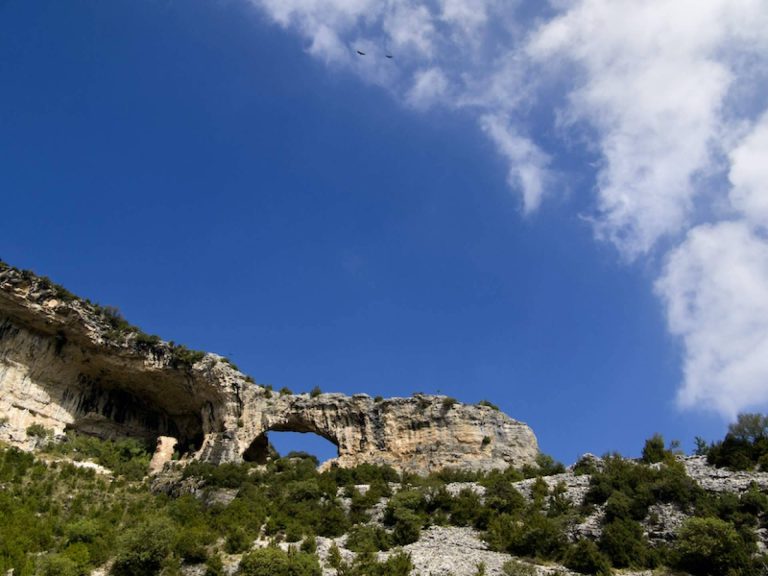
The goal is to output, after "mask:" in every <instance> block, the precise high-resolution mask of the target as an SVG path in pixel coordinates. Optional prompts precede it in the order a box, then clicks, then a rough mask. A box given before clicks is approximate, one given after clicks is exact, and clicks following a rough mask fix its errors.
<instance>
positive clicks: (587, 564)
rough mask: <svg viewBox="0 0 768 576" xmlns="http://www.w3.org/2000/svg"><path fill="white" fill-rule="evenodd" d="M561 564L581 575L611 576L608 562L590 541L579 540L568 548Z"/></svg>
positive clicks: (611, 572)
mask: <svg viewBox="0 0 768 576" xmlns="http://www.w3.org/2000/svg"><path fill="white" fill-rule="evenodd" d="M563 564H565V566H566V567H568V568H570V569H571V570H575V571H576V572H579V573H581V574H597V575H599V576H611V574H613V571H612V570H611V563H610V562H609V561H608V558H606V557H605V556H604V555H603V554H602V553H601V552H600V550H598V548H597V545H596V544H595V543H594V542H592V540H579V541H578V542H577V543H576V544H575V545H573V546H571V547H570V548H568V551H567V552H566V553H565V557H564V558H563Z"/></svg>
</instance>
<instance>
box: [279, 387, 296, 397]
mask: <svg viewBox="0 0 768 576" xmlns="http://www.w3.org/2000/svg"><path fill="white" fill-rule="evenodd" d="M278 394H280V396H290V395H291V394H293V391H292V390H291V389H290V388H288V386H283V387H282V388H280V392H278Z"/></svg>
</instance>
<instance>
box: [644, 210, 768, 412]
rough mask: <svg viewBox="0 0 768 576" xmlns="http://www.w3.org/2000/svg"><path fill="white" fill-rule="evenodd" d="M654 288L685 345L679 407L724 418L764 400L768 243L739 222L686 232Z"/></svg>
mask: <svg viewBox="0 0 768 576" xmlns="http://www.w3.org/2000/svg"><path fill="white" fill-rule="evenodd" d="M656 290H657V292H658V294H659V296H660V297H661V298H662V300H663V301H664V303H665V304H666V307H667V318H668V323H669V329H670V331H671V332H672V333H673V334H675V335H677V336H680V337H681V338H682V339H683V343H684V345H685V352H686V354H685V364H684V373H685V383H684V385H683V387H682V388H681V390H680V391H679V394H678V401H679V403H680V405H681V406H683V407H685V408H694V407H695V408H708V409H714V410H717V411H719V412H721V413H722V414H725V415H727V416H729V417H733V416H735V415H736V413H737V412H739V411H740V410H743V409H744V408H746V407H749V406H760V405H764V404H766V403H768V385H766V375H768V242H766V240H765V238H763V237H761V236H759V235H757V234H755V233H754V232H753V231H752V230H751V229H750V227H749V226H748V225H747V224H746V223H744V222H722V223H719V224H715V225H701V226H698V227H696V228H694V229H692V230H691V231H690V232H689V233H688V236H687V238H686V240H685V241H684V242H683V243H682V244H681V245H680V246H679V247H678V248H676V249H675V250H674V251H673V252H672V253H671V254H670V256H669V258H668V260H667V263H666V267H665V269H664V272H663V274H662V276H661V278H660V279H659V281H658V282H657V283H656Z"/></svg>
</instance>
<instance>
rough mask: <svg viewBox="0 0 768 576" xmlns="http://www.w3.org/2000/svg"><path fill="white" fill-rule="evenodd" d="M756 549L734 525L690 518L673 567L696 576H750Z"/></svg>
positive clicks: (675, 550)
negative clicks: (745, 575) (749, 570)
mask: <svg viewBox="0 0 768 576" xmlns="http://www.w3.org/2000/svg"><path fill="white" fill-rule="evenodd" d="M751 548H752V547H751V546H749V545H748V544H747V543H746V542H744V540H743V539H742V537H741V536H740V535H739V533H738V531H737V530H736V528H735V527H734V526H733V524H731V523H730V522H725V521H724V520H720V519H719V518H689V519H688V520H687V521H686V522H685V524H683V526H682V527H681V528H680V531H679V533H678V536H677V541H676V542H675V544H674V547H673V564H674V565H675V566H676V567H677V568H680V569H681V570H685V571H688V572H690V573H691V574H694V575H695V576H721V575H724V574H734V575H740V574H748V573H749V572H748V571H747V570H748V566H749V565H750V564H751V563H752V561H751V553H752V549H751Z"/></svg>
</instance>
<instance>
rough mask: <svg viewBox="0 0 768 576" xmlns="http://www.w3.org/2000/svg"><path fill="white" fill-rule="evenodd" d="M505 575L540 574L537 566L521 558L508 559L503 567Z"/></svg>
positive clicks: (526, 575)
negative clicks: (520, 559) (522, 560)
mask: <svg viewBox="0 0 768 576" xmlns="http://www.w3.org/2000/svg"><path fill="white" fill-rule="evenodd" d="M501 570H502V572H503V573H504V576H538V574H539V573H538V571H537V570H536V568H534V567H533V566H531V565H530V564H526V563H525V562H520V561H519V560H508V561H507V562H504V566H502V567H501Z"/></svg>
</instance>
